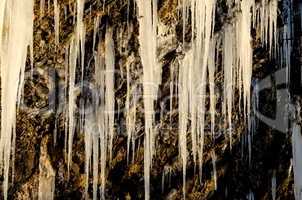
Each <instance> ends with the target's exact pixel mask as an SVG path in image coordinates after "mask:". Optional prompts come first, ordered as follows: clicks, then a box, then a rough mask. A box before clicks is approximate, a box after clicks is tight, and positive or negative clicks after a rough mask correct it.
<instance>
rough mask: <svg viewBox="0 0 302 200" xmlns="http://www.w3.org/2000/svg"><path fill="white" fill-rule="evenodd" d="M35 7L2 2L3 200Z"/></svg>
mask: <svg viewBox="0 0 302 200" xmlns="http://www.w3.org/2000/svg"><path fill="white" fill-rule="evenodd" d="M33 6H34V2H33V1H32V0H28V1H22V0H10V1H5V0H4V1H1V3H0V63H1V136H0V167H1V171H2V172H3V175H4V181H3V194H4V199H7V190H8V179H9V177H8V176H9V168H10V163H11V160H10V156H11V150H12V145H14V144H12V139H13V138H14V137H15V134H16V133H15V132H16V111H17V110H16V105H19V101H20V96H21V90H22V87H23V82H24V80H23V79H24V71H25V63H26V58H27V49H28V47H29V46H31V47H30V49H32V41H33V17H34V15H33ZM4 27H7V29H6V30H4V29H3V28H4Z"/></svg>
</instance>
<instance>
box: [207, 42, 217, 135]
mask: <svg viewBox="0 0 302 200" xmlns="http://www.w3.org/2000/svg"><path fill="white" fill-rule="evenodd" d="M215 59H216V41H215V39H213V41H212V42H211V47H210V51H209V59H208V73H209V88H210V114H211V133H212V136H214V133H215V112H216V98H215V77H214V76H215V64H216V63H215Z"/></svg>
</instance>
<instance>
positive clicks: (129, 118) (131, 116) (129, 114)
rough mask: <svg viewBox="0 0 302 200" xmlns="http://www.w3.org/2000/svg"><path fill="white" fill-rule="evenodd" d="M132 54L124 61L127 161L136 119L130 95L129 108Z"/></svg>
mask: <svg viewBox="0 0 302 200" xmlns="http://www.w3.org/2000/svg"><path fill="white" fill-rule="evenodd" d="M133 56H134V55H133V54H131V56H130V57H129V59H130V60H128V61H127V63H126V68H127V96H126V105H125V107H126V127H127V136H128V138H127V163H129V153H130V142H131V140H132V137H133V133H134V132H135V121H136V119H135V118H136V108H135V105H134V100H135V99H134V97H132V101H133V107H132V108H130V99H131V93H132V92H131V86H130V81H131V80H130V67H131V62H133V61H134V57H133Z"/></svg>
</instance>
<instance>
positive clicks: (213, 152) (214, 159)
mask: <svg viewBox="0 0 302 200" xmlns="http://www.w3.org/2000/svg"><path fill="white" fill-rule="evenodd" d="M211 157H212V165H213V179H214V186H215V190H217V171H216V160H217V158H216V154H215V151H214V150H213V151H211Z"/></svg>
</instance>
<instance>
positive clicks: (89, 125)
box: [84, 116, 95, 199]
mask: <svg viewBox="0 0 302 200" xmlns="http://www.w3.org/2000/svg"><path fill="white" fill-rule="evenodd" d="M94 124H95V122H94V121H93V119H92V117H91V116H85V119H84V134H85V175H86V180H85V194H84V197H85V199H88V197H89V196H88V187H89V171H90V164H91V155H92V148H93V146H92V142H93V139H94V138H93V134H95V133H94V131H95V130H93V128H94V126H93V125H94Z"/></svg>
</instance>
